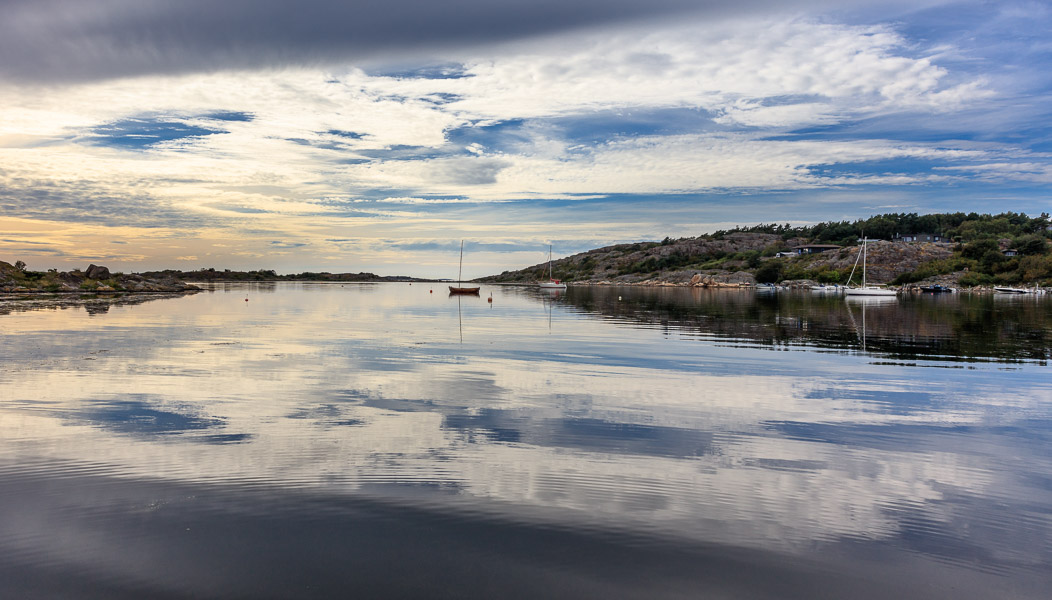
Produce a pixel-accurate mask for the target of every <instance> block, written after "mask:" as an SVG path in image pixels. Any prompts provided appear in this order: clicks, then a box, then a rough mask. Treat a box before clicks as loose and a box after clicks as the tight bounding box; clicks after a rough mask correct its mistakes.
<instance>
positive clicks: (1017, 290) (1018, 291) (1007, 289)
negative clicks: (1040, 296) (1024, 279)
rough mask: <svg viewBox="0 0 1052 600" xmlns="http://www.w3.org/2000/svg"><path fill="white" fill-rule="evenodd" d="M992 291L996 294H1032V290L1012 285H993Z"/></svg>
mask: <svg viewBox="0 0 1052 600" xmlns="http://www.w3.org/2000/svg"><path fill="white" fill-rule="evenodd" d="M994 291H995V292H997V293H998V294H1032V293H1034V292H1033V290H1027V289H1023V288H1014V287H995V288H994Z"/></svg>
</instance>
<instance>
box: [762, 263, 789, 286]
mask: <svg viewBox="0 0 1052 600" xmlns="http://www.w3.org/2000/svg"><path fill="white" fill-rule="evenodd" d="M783 267H784V265H783V263H782V261H780V260H777V259H775V260H768V261H767V262H765V263H763V264H762V265H760V268H758V269H756V281H757V282H758V283H778V282H779V281H781V280H782V279H783V277H782V270H783Z"/></svg>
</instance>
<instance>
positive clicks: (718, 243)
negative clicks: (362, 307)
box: [479, 213, 1052, 286]
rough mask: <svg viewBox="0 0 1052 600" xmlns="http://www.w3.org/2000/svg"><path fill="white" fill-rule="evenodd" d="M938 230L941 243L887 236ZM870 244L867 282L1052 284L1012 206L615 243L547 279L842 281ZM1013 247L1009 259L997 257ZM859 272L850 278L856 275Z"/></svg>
mask: <svg viewBox="0 0 1052 600" xmlns="http://www.w3.org/2000/svg"><path fill="white" fill-rule="evenodd" d="M920 233H932V234H938V235H940V236H941V237H942V238H943V239H946V240H949V241H948V242H944V243H907V242H892V241H890V240H891V239H892V238H894V237H895V236H896V234H900V235H905V234H920ZM863 234H864V235H865V236H866V237H868V238H870V239H871V240H873V239H877V240H881V241H877V242H875V243H871V244H870V247H869V252H868V256H869V260H868V264H869V270H868V275H869V279H870V281H873V282H877V283H895V284H909V283H932V282H938V283H942V284H944V285H945V284H953V285H963V286H975V285H998V284H1005V285H1017V284H1027V285H1033V284H1038V285H1052V253H1050V238H1052V231H1050V230H1049V218H1048V215H1046V214H1043V215H1041V216H1040V217H1037V218H1030V217H1028V216H1026V215H1024V214H1021V213H1002V214H999V215H978V214H975V213H970V214H965V213H952V214H942V215H923V216H918V215H916V214H915V213H903V214H886V215H879V216H876V217H870V218H869V219H861V220H858V221H855V222H851V223H849V222H846V221H841V222H828V223H819V224H817V225H812V226H806V227H792V226H789V225H764V224H761V225H757V226H753V227H739V228H736V229H733V230H726V231H717V232H716V233H714V234H711V235H703V236H699V237H694V238H681V239H677V240H673V239H669V238H666V239H665V240H663V241H661V242H640V243H636V244H619V245H615V246H607V247H605V248H597V249H595V250H589V251H588V252H583V253H581V254H575V255H573V256H569V257H566V258H562V259H559V260H556V261H554V263H553V271H554V276H555V277H556V278H558V279H562V280H564V281H570V282H590V283H598V282H609V283H687V282H693V283H695V284H699V283H701V284H710V285H712V284H715V285H718V284H736V283H752V282H757V281H758V282H764V283H778V282H784V281H799V280H810V281H815V282H819V283H846V282H847V279H848V275H849V273H850V272H851V268H852V266H853V265H854V263H855V261H856V259H857V257H858V253H859V245H858V239H859V238H860V237H861V236H862V235H863ZM816 243H820V244H835V245H838V246H840V248H839V249H834V250H831V251H827V252H823V253H820V254H814V255H803V256H792V257H777V256H776V255H777V254H778V253H779V252H784V251H789V250H790V249H791V248H793V247H796V246H800V245H803V244H816ZM1011 253H1014V254H1015V255H1014V256H1008V255H1006V254H1011ZM547 277H548V264H547V263H541V264H537V265H534V266H532V267H528V268H526V269H521V270H518V271H505V272H503V273H501V274H500V275H494V276H490V277H484V278H482V279H480V280H479V281H483V282H493V283H498V282H502V283H528V282H534V281H540V280H544V279H547ZM857 277H858V275H856V281H857Z"/></svg>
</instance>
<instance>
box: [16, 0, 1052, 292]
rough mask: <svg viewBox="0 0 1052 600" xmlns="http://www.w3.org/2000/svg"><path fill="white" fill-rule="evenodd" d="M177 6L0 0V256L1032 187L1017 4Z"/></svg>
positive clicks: (1033, 164)
mask: <svg viewBox="0 0 1052 600" xmlns="http://www.w3.org/2000/svg"><path fill="white" fill-rule="evenodd" d="M185 4H186V5H187V6H188V7H183V8H185V12H181V11H182V10H183V8H179V7H172V6H171V5H168V4H166V3H160V2H152V1H144V2H142V3H141V4H139V5H137V9H136V11H134V12H133V11H130V10H129V9H128V8H127V6H126V5H125V4H124V3H122V2H119V1H117V0H91V1H87V2H85V1H82V0H81V1H78V2H72V0H49V1H47V2H35V3H34V2H28V1H23V0H16V1H13V2H11V3H8V4H5V7H4V8H2V9H0V17H4V18H0V40H4V41H0V51H3V53H4V56H5V63H6V64H5V65H3V66H0V83H3V85H2V86H0V209H2V210H0V260H5V261H8V262H14V261H15V260H19V259H20V260H23V261H25V262H26V263H27V264H28V265H29V267H30V268H32V269H35V270H43V269H46V268H60V269H71V268H84V267H86V266H87V264H88V263H89V262H94V263H96V264H105V265H106V266H108V267H110V268H111V269H112V270H120V271H139V270H149V269H162V268H178V269H185V270H192V269H200V268H209V267H214V268H217V269H222V268H229V269H235V270H249V269H260V268H265V269H275V270H277V271H278V272H281V273H290V272H301V271H307V270H310V271H330V272H359V271H371V272H374V273H377V274H380V275H410V276H419V277H435V278H441V277H450V276H454V277H455V274H456V260H457V253H458V250H459V244H460V240H461V239H464V240H466V244H465V263H464V271H465V277H466V278H469V277H470V278H474V277H479V276H483V275H490V274H496V273H500V272H501V271H504V270H510V269H518V268H522V267H526V266H530V265H534V264H538V263H541V262H544V260H545V259H546V257H547V247H548V245H549V244H552V245H553V246H554V252H555V254H556V256H557V257H558V256H566V255H569V254H574V253H577V252H580V251H583V250H587V249H590V248H595V247H600V246H605V245H609V244H613V243H621V242H631V241H640V240H660V239H662V238H664V237H666V236H671V237H674V238H675V237H687V236H696V235H700V234H703V233H709V232H712V231H714V230H716V229H720V228H728V227H733V226H735V225H751V224H756V223H761V222H778V223H783V222H790V223H793V224H807V223H814V222H818V221H826V220H839V219H856V218H865V217H868V216H871V215H874V214H879V213H886V212H918V213H922V214H923V213H931V212H944V211H958V210H960V211H965V212H970V211H975V212H990V213H997V212H1003V211H1006V210H1010V211H1018V212H1025V213H1027V214H1031V215H1033V216H1036V215H1037V214H1040V213H1041V212H1045V211H1049V210H1050V209H1052V201H1050V197H1049V193H1048V184H1049V183H1052V153H1050V152H1052V146H1050V144H1049V142H1048V140H1049V134H1050V128H1049V125H1048V123H1050V122H1052V120H1050V119H1049V112H1050V109H1049V107H1050V106H1052V102H1049V95H1050V94H1049V90H1050V89H1052V76H1050V75H1049V73H1052V69H1049V68H1048V67H1049V65H1050V62H1052V61H1050V60H1049V59H1050V54H1052V50H1050V47H1049V45H1048V44H1047V40H1046V35H1045V33H1046V32H1047V31H1048V30H1049V29H1050V27H1049V26H1050V25H1052V11H1050V10H1049V8H1048V6H1047V5H1045V4H1041V3H1034V2H1007V3H997V4H996V5H989V4H984V3H976V2H939V1H933V2H928V3H925V4H923V5H921V6H919V7H915V8H911V7H906V6H905V5H902V6H898V5H893V6H892V7H887V6H886V4H884V3H882V4H880V5H878V4H876V3H875V2H867V1H857V2H849V3H838V4H836V5H835V8H830V7H833V6H834V5H833V4H832V3H824V2H818V3H794V2H789V3H770V4H771V6H767V4H769V3H767V2H763V1H760V0H756V1H751V0H750V1H748V2H744V3H742V6H741V7H739V8H726V7H719V8H715V7H712V6H709V5H708V4H707V3H704V2H703V3H696V2H695V3H691V2H678V1H675V0H662V1H661V2H657V3H656V4H655V5H654V6H653V7H651V8H639V7H638V6H636V4H635V3H627V2H625V3H621V2H610V3H598V4H597V3H594V2H591V0H588V1H586V2H581V3H580V5H579V6H569V5H567V6H563V5H558V4H556V3H547V2H538V3H511V4H509V5H507V6H506V7H504V8H503V9H494V8H493V7H492V6H490V5H489V4H488V3H483V2H476V1H475V0H461V1H460V2H459V3H458V6H459V9H460V10H461V11H462V12H461V13H460V14H459V16H450V15H442V14H432V13H431V12H428V11H429V10H430V9H428V8H426V6H425V4H421V3H419V2H417V1H416V0H398V1H396V2H393V3H391V4H392V8H389V9H388V8H377V7H370V8H368V9H366V8H362V9H361V10H360V11H358V9H356V8H353V7H351V8H348V6H347V5H346V3H337V2H330V1H328V0H313V2H311V4H313V5H314V6H313V8H314V9H315V10H314V11H313V12H311V13H310V14H311V15H314V16H310V15H307V16H297V18H302V19H303V20H304V21H302V22H300V21H297V22H295V23H292V22H288V23H286V21H287V18H288V13H289V10H290V9H289V8H288V6H290V5H288V3H282V2H277V1H276V0H267V1H265V2H260V3H249V4H245V3H243V2H240V1H235V2H232V3H230V6H229V7H228V8H230V7H233V8H234V9H237V8H243V9H245V10H246V14H242V15H238V14H234V13H236V10H235V11H234V13H230V11H226V12H224V11H221V10H217V9H216V10H213V9H212V8H209V7H208V5H207V3H199V2H196V1H191V2H187V3H185ZM250 4H251V6H255V7H256V9H257V10H255V11H251V12H252V14H251V15H249V14H247V12H248V9H249V8H250V6H249V5H250ZM622 4H623V6H622ZM407 7H409V8H414V9H420V10H422V11H423V12H422V13H420V17H419V19H409V20H405V18H404V17H402V16H401V15H402V14H403V13H405V11H403V12H399V10H402V9H406V8H407ZM878 8H880V10H878ZM760 9H762V10H760ZM501 10H503V11H505V12H501ZM173 11H174V12H173ZM355 11H358V12H355ZM307 12H310V11H307ZM5 13H6V14H5ZM232 14H233V16H231V15H232ZM405 14H409V13H405ZM950 14H952V15H953V16H954V18H953V19H947V18H946V16H947V15H950ZM469 15H474V16H475V17H476V21H477V23H476V22H474V21H472V22H473V23H475V25H466V24H465V22H466V21H465V17H467V16H469ZM510 15H517V16H518V17H519V21H517V22H516V23H511V22H510V21H515V19H509V16H510ZM755 15H762V16H761V17H759V18H758V17H756V16H755ZM240 17H244V18H245V19H247V21H245V22H243V23H242V22H240V21H237V22H236V23H235V22H234V21H231V20H230V19H235V21H236V19H238V18H240ZM351 17H354V18H353V19H352V18H351ZM425 17H426V18H427V19H430V18H432V17H434V22H430V21H428V22H424V21H422V20H420V19H424V18H425ZM311 19H314V20H313V21H312V20H311ZM341 19H342V21H341ZM400 19H401V20H400ZM235 25H237V27H236V31H235ZM483 29H485V30H486V31H482V30H483ZM301 30H303V31H308V32H310V33H311V35H306V34H304V35H300V33H299V32H301ZM416 40H422V41H416ZM7 57H10V60H8V59H7Z"/></svg>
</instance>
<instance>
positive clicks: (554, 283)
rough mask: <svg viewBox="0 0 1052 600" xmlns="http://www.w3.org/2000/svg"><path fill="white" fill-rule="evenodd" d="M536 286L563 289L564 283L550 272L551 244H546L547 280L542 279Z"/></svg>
mask: <svg viewBox="0 0 1052 600" xmlns="http://www.w3.org/2000/svg"><path fill="white" fill-rule="evenodd" d="M537 286H538V287H540V288H541V289H545V290H565V289H566V284H565V283H563V282H561V281H559V280H558V279H556V278H555V277H554V276H553V273H552V245H551V244H548V281H542V282H540V283H538V284H537Z"/></svg>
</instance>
